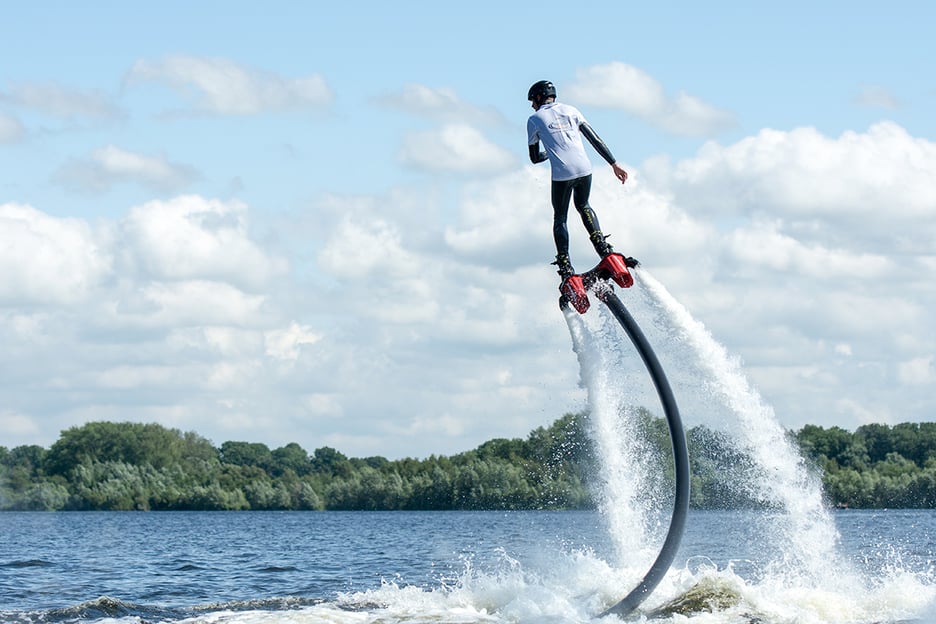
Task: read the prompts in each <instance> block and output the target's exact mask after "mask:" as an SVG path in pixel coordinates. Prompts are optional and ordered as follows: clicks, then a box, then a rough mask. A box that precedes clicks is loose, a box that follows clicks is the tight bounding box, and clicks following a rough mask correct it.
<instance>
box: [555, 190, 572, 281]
mask: <svg viewBox="0 0 936 624" xmlns="http://www.w3.org/2000/svg"><path fill="white" fill-rule="evenodd" d="M571 198H572V185H571V184H570V181H562V182H556V181H553V183H552V206H553V239H554V240H555V242H556V261H555V262H553V264H555V265H557V266H558V267H559V276H560V277H562V279H565V278H567V277H568V276H570V275H572V274H573V273H575V270H574V269H573V268H572V262H571V261H570V260H569V228H568V226H567V225H566V220H567V219H568V216H569V200H570V199H571Z"/></svg>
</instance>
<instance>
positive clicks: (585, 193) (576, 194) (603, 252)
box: [567, 175, 614, 258]
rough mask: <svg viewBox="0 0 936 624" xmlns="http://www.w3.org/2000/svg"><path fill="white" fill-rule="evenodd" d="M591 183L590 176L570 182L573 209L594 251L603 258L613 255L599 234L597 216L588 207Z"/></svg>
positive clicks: (603, 236) (602, 236)
mask: <svg viewBox="0 0 936 624" xmlns="http://www.w3.org/2000/svg"><path fill="white" fill-rule="evenodd" d="M591 181H592V177H591V176H590V175H587V176H582V177H581V178H576V179H575V180H572V190H573V198H574V202H575V209H576V210H578V213H579V215H581V217H582V223H583V224H584V225H585V230H586V231H587V232H588V237H589V238H590V239H591V242H592V245H593V246H594V247H595V251H596V252H598V255H599V256H601V257H602V258H604V257H605V256H607V255H608V254H610V253H613V252H614V250H613V249H612V248H611V245H609V244H608V242H607V241H606V240H605V238H606V237H605V235H604V234H602V232H601V226H600V225H598V215H596V214H595V211H594V210H592V208H591V206H589V205H588V198H589V196H590V195H591ZM567 236H568V235H567Z"/></svg>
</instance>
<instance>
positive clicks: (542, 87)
mask: <svg viewBox="0 0 936 624" xmlns="http://www.w3.org/2000/svg"><path fill="white" fill-rule="evenodd" d="M548 97H556V85H554V84H553V83H551V82H549V81H548V80H540V81H539V82H536V83H534V84H533V86H532V87H530V90H529V91H528V92H527V99H528V100H530V101H531V102H534V101H536V100H545V99H546V98H548Z"/></svg>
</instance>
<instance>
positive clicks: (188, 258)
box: [120, 195, 288, 289]
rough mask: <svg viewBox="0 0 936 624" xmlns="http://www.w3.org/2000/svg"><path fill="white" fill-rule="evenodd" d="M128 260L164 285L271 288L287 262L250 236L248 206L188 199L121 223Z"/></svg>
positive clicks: (134, 213)
mask: <svg viewBox="0 0 936 624" xmlns="http://www.w3.org/2000/svg"><path fill="white" fill-rule="evenodd" d="M120 229H121V233H122V237H123V240H124V242H125V244H126V256H127V257H128V258H129V259H130V260H131V262H132V263H133V265H134V266H136V267H137V268H138V269H140V270H142V271H143V272H144V273H145V274H146V275H148V276H151V277H152V278H154V279H159V280H193V279H204V280H224V281H228V282H230V283H232V284H237V285H238V286H239V287H243V288H246V289H265V288H268V287H269V281H270V280H271V279H273V278H275V277H277V276H278V275H281V274H283V273H285V272H286V271H287V270H288V263H287V261H286V260H285V259H284V258H282V257H279V256H275V255H273V254H269V253H267V252H266V251H264V250H263V249H261V248H260V247H259V246H258V245H257V243H255V242H254V241H252V240H251V239H250V238H249V236H248V220H247V206H246V205H244V204H242V203H240V202H237V201H230V202H223V201H220V200H209V199H205V198H203V197H200V196H198V195H185V196H180V197H176V198H174V199H171V200H168V201H151V202H147V203H145V204H143V205H140V206H137V207H135V208H133V209H132V210H131V211H130V213H129V214H128V215H127V217H126V218H125V219H124V220H123V221H122V223H121V224H120Z"/></svg>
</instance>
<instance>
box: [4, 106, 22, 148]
mask: <svg viewBox="0 0 936 624" xmlns="http://www.w3.org/2000/svg"><path fill="white" fill-rule="evenodd" d="M25 133H26V132H25V130H24V129H23V124H21V123H20V121H19V120H18V119H17V118H16V117H12V116H10V115H7V114H5V113H2V112H0V145H2V144H4V143H13V142H15V141H19V140H20V139H21V138H23V135H24V134H25Z"/></svg>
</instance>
